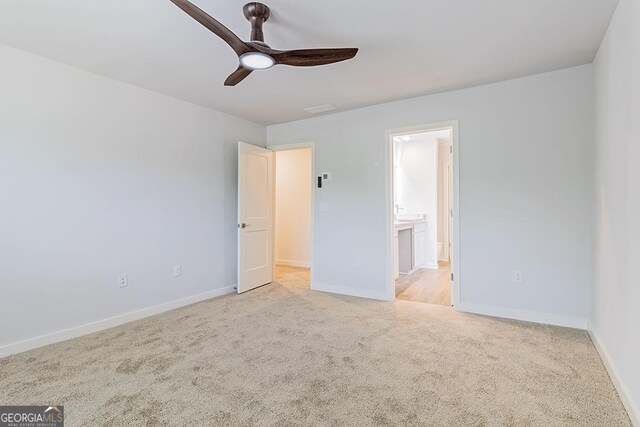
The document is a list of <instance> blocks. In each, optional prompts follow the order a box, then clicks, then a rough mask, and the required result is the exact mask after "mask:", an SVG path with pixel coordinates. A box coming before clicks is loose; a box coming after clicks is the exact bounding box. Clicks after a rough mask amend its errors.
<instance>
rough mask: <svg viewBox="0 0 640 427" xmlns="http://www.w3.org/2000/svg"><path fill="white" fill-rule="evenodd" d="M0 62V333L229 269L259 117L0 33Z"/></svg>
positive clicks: (28, 334) (116, 306)
mask: <svg viewBox="0 0 640 427" xmlns="http://www.w3.org/2000/svg"><path fill="white" fill-rule="evenodd" d="M0 70H2V71H1V74H2V78H0V94H1V95H0V200H1V203H2V209H0V294H1V297H0V298H1V300H2V309H1V310H0V347H1V346H3V345H6V344H9V343H14V342H16V341H21V340H25V339H28V338H32V337H36V336H40V335H43V334H48V333H52V332H55V331H59V330H63V329H67V328H72V327H75V326H78V325H82V324H86V323H88V322H95V321H100V320H102V319H105V318H109V317H111V316H116V315H119V314H123V313H128V312H132V311H134V310H140V309H143V308H145V307H149V306H154V305H157V304H162V303H165V302H168V301H173V300H178V299H181V298H185V297H189V296H193V295H199V294H202V293H206V292H211V291H216V290H229V289H230V288H229V287H230V286H233V285H234V284H235V283H236V223H237V219H236V216H237V213H236V210H237V208H236V207H237V141H238V140H242V141H246V142H252V143H256V144H262V145H264V139H265V129H264V127H263V126H260V125H257V124H254V123H251V122H248V121H245V120H241V119H238V118H235V117H232V116H228V115H225V114H221V113H217V112H214V111H211V110H207V109H205V108H202V107H198V106H195V105H192V104H188V103H185V102H183V101H178V100H176V99H173V98H169V97H167V96H164V95H160V94H157V93H153V92H149V91H146V90H143V89H139V88H136V87H133V86H130V85H127V84H123V83H119V82H116V81H114V80H109V79H106V78H103V77H99V76H97V75H94V74H90V73H87V72H84V71H81V70H78V69H75V68H71V67H68V66H66V65H62V64H60V63H57V62H53V61H50V60H48V59H45V58H42V57H38V56H34V55H31V54H28V53H25V52H21V51H18V50H15V49H12V48H8V47H5V46H2V45H0ZM173 264H181V265H182V277H180V278H179V279H174V278H173ZM120 273H128V275H129V287H128V288H124V289H118V288H117V276H118V274H120ZM0 350H1V349H0Z"/></svg>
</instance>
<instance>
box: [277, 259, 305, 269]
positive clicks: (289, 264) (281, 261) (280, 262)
mask: <svg viewBox="0 0 640 427" xmlns="http://www.w3.org/2000/svg"><path fill="white" fill-rule="evenodd" d="M276 265H286V266H287V267H303V268H311V263H310V262H308V261H296V260H291V259H276Z"/></svg>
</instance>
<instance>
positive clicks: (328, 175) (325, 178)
mask: <svg viewBox="0 0 640 427" xmlns="http://www.w3.org/2000/svg"><path fill="white" fill-rule="evenodd" d="M322 180H323V181H331V172H323V173H322Z"/></svg>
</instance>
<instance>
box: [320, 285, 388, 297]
mask: <svg viewBox="0 0 640 427" xmlns="http://www.w3.org/2000/svg"><path fill="white" fill-rule="evenodd" d="M311 289H312V290H314V291H319V292H328V293H331V294H340V295H348V296H352V297H360V298H368V299H375V300H381V301H387V300H388V298H387V294H386V292H379V291H372V290H370V289H361V288H349V287H346V286H334V285H327V284H324V283H316V284H315V285H314V286H312V287H311Z"/></svg>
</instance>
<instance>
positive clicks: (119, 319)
mask: <svg viewBox="0 0 640 427" xmlns="http://www.w3.org/2000/svg"><path fill="white" fill-rule="evenodd" d="M234 291H235V285H234V286H229V287H226V288H222V289H216V290H213V291H207V292H203V293H201V294H197V295H192V296H190V297H186V298H181V299H179V300H175V301H169V302H166V303H163V304H158V305H154V306H152V307H147V308H143V309H140V310H136V311H132V312H129V313H124V314H119V315H117V316H113V317H109V318H107V319H102V320H98V321H95V322H91V323H86V324H84V325H80V326H74V327H73V328H69V329H64V330H61V331H56V332H52V333H50V334H46V335H41V336H39V337H34V338H29V339H26V340H24V341H18V342H15V343H11V344H6V345H3V346H1V347H0V358H2V357H6V356H9V355H12V354H16V353H22V352H23V351H28V350H33V349H35V348H38V347H43V346H45V345H49V344H55V343H57V342H61V341H66V340H69V339H71V338H77V337H80V336H82V335H87V334H92V333H94V332H99V331H102V330H104V329H109V328H113V327H114V326H119V325H122V324H124V323H128V322H132V321H134V320H139V319H142V318H145V317H149V316H153V315H155V314H159V313H163V312H165V311H169V310H173V309H175V308H179V307H184V306H185V305H190V304H194V303H196V302H200V301H204V300H207V299H211V298H215V297H219V296H222V295H226V294H229V293H232V292H234Z"/></svg>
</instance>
